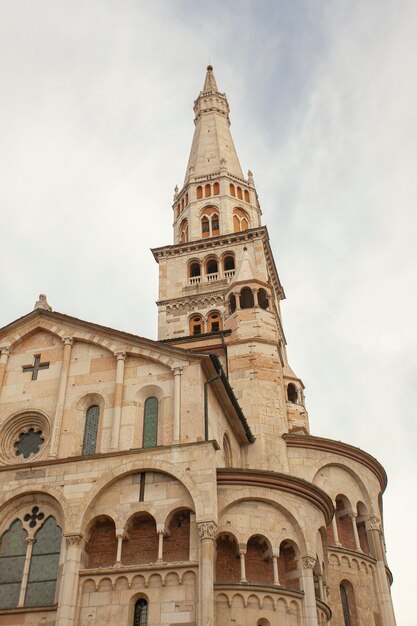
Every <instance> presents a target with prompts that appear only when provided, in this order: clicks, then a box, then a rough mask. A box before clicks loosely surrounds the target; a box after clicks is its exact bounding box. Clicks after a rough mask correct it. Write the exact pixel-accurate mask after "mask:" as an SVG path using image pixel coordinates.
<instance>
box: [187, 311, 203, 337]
mask: <svg viewBox="0 0 417 626" xmlns="http://www.w3.org/2000/svg"><path fill="white" fill-rule="evenodd" d="M203 332H204V326H203V318H202V317H201V315H193V317H192V318H191V319H190V335H201V333H203Z"/></svg>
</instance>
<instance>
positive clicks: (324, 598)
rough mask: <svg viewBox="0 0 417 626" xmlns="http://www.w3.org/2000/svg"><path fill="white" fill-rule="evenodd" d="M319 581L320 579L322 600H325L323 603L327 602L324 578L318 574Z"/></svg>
mask: <svg viewBox="0 0 417 626" xmlns="http://www.w3.org/2000/svg"><path fill="white" fill-rule="evenodd" d="M317 579H318V582H319V594H320V600H323V602H326V594H325V592H324V585H323V576H322V574H318V576H317Z"/></svg>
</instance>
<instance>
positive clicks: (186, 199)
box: [185, 193, 188, 206]
mask: <svg viewBox="0 0 417 626" xmlns="http://www.w3.org/2000/svg"><path fill="white" fill-rule="evenodd" d="M185 205H186V206H188V193H186V194H185Z"/></svg>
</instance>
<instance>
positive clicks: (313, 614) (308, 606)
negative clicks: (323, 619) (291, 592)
mask: <svg viewBox="0 0 417 626" xmlns="http://www.w3.org/2000/svg"><path fill="white" fill-rule="evenodd" d="M301 562H302V566H303V569H302V577H303V589H304V600H303V607H302V611H303V624H304V625H305V626H318V621H317V606H316V594H315V591H314V576H313V569H314V566H315V564H316V559H315V558H314V557H313V556H309V555H305V556H303V557H302V559H301Z"/></svg>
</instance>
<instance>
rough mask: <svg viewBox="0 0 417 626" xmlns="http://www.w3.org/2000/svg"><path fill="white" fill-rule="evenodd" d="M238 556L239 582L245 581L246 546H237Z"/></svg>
mask: <svg viewBox="0 0 417 626" xmlns="http://www.w3.org/2000/svg"><path fill="white" fill-rule="evenodd" d="M239 556H240V582H241V583H247V582H248V581H247V579H246V562H245V556H246V546H239Z"/></svg>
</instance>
